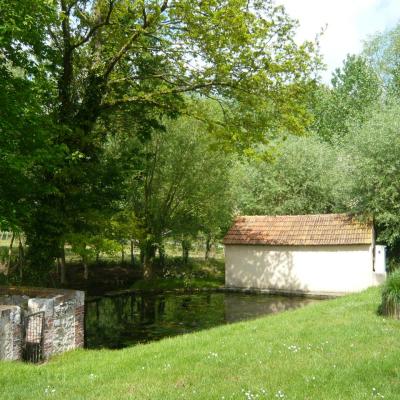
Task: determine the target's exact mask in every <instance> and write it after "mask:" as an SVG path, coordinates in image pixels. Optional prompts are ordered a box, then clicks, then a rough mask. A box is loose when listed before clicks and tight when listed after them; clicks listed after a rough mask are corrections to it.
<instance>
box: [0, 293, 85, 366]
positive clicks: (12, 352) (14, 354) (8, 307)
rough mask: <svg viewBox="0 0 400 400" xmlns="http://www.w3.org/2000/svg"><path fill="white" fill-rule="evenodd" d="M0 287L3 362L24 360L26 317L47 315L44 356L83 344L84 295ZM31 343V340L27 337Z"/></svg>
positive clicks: (1, 353)
mask: <svg viewBox="0 0 400 400" xmlns="http://www.w3.org/2000/svg"><path fill="white" fill-rule="evenodd" d="M8 290H9V291H10V293H8V294H7V292H6V291H7V289H5V288H1V287H0V304H3V305H0V359H8V360H17V359H21V358H22V348H23V344H24V341H23V332H24V329H23V320H24V316H26V315H29V314H32V313H37V312H44V326H43V355H44V358H45V359H47V358H49V357H50V356H51V355H52V354H59V353H63V352H65V351H68V350H72V349H75V348H78V347H83V345H84V312H85V308H84V304H85V296H84V292H81V291H72V290H55V289H54V290H51V289H24V288H22V289H21V288H20V290H21V293H16V292H17V290H18V289H16V288H8ZM26 341H29V338H28V337H27V338H26Z"/></svg>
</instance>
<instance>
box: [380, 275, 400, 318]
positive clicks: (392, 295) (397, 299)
mask: <svg viewBox="0 0 400 400" xmlns="http://www.w3.org/2000/svg"><path fill="white" fill-rule="evenodd" d="M381 312H382V314H384V315H389V316H392V317H395V318H397V319H400V269H397V270H396V271H394V272H392V273H391V274H390V275H389V276H388V278H387V280H386V283H385V285H384V286H383V290H382V304H381Z"/></svg>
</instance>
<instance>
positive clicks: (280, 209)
mask: <svg viewBox="0 0 400 400" xmlns="http://www.w3.org/2000/svg"><path fill="white" fill-rule="evenodd" d="M337 157H338V155H337V151H336V150H335V148H333V147H332V146H331V145H329V144H327V143H324V142H321V141H320V140H319V139H318V138H316V137H312V136H310V137H303V138H288V139H287V140H286V141H284V142H282V143H278V144H277V145H276V155H275V157H274V158H273V160H272V161H269V162H265V161H263V160H251V161H247V162H241V163H239V164H238V165H237V166H236V168H235V172H234V174H235V175H236V176H235V178H234V181H235V185H236V186H235V187H234V189H233V191H234V192H235V193H236V196H237V197H236V198H237V208H238V209H239V210H240V213H242V214H253V215H257V214H258V215H262V214H271V215H274V214H308V213H311V214H312V213H326V212H332V211H335V210H337V209H338V206H337V205H336V188H337V183H338V175H337V173H336V164H337Z"/></svg>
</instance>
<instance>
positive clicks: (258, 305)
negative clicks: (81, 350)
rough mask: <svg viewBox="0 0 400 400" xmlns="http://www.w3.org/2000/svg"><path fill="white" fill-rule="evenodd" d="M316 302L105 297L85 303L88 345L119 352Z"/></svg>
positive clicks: (232, 296) (236, 296) (221, 296)
mask: <svg viewBox="0 0 400 400" xmlns="http://www.w3.org/2000/svg"><path fill="white" fill-rule="evenodd" d="M317 301H319V300H314V299H309V298H304V297H283V296H275V295H262V294H246V293H232V292H200V293H198V292H196V293H172V292H170V293H163V294H154V293H140V294H137V293H136V294H133V293H130V294H124V295H121V296H113V297H107V296H104V297H100V298H97V299H95V300H92V301H90V300H89V301H88V302H87V304H86V317H85V320H86V321H85V324H86V327H85V328H86V332H85V335H86V347H88V348H111V349H119V348H123V347H126V346H131V345H134V344H137V343H145V342H149V341H153V340H159V339H162V338H164V337H168V336H175V335H179V334H183V333H189V332H194V331H199V330H202V329H208V328H212V327H214V326H218V325H223V324H229V323H232V322H236V321H242V320H246V319H252V318H257V317H260V316H263V315H267V314H272V313H277V312H282V311H285V310H289V309H294V308H298V307H303V306H305V305H307V304H310V303H314V302H317Z"/></svg>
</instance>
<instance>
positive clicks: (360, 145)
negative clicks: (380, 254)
mask: <svg viewBox="0 0 400 400" xmlns="http://www.w3.org/2000/svg"><path fill="white" fill-rule="evenodd" d="M399 110H400V106H399V104H397V103H393V104H390V105H387V106H385V107H379V108H377V109H376V110H375V111H374V112H373V113H372V114H371V117H370V119H369V120H368V121H367V122H365V123H364V124H363V126H361V127H355V128H354V129H352V130H351V134H349V136H348V138H347V140H346V142H345V143H344V145H343V152H344V155H343V158H342V163H341V168H342V174H343V175H342V176H343V177H344V178H343V179H344V180H343V189H344V192H343V193H342V195H343V197H344V199H343V200H344V203H345V204H346V205H347V208H348V209H349V210H352V211H354V212H358V213H367V214H368V215H371V216H373V217H374V219H375V223H376V225H377V228H378V240H380V241H383V242H384V243H387V244H388V245H390V246H391V247H392V248H396V247H398V244H399V243H400V222H399V221H400V208H399V204H400V187H399V185H398V182H399V179H400V140H399V126H400V117H399V115H400V114H399Z"/></svg>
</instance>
